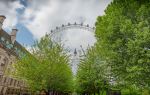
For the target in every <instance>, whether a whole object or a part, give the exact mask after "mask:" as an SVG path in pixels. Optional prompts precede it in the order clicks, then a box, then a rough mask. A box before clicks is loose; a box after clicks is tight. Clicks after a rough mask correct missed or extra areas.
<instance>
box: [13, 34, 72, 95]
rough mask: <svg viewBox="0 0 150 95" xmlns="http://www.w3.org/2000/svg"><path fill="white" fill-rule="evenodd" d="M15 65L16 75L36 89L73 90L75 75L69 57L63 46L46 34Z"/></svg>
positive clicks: (65, 91)
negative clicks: (29, 52)
mask: <svg viewBox="0 0 150 95" xmlns="http://www.w3.org/2000/svg"><path fill="white" fill-rule="evenodd" d="M31 52H32V55H31V54H27V55H26V56H25V57H23V58H22V59H21V60H18V62H17V64H16V65H15V69H16V76H17V77H19V78H22V79H23V80H25V81H27V84H28V85H29V87H30V88H31V89H32V90H34V91H37V90H41V89H46V90H51V91H58V92H63V93H69V92H72V91H73V75H72V71H71V67H70V65H69V58H68V56H67V54H66V52H64V50H63V47H62V46H61V45H59V44H57V43H54V42H52V41H51V38H50V37H49V36H48V35H46V36H45V37H43V38H41V40H40V41H37V42H36V43H35V45H34V46H33V48H32V50H31Z"/></svg>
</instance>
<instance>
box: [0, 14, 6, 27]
mask: <svg viewBox="0 0 150 95" xmlns="http://www.w3.org/2000/svg"><path fill="white" fill-rule="evenodd" d="M5 19H6V17H5V16H3V15H0V29H2V26H3V22H4V20H5Z"/></svg>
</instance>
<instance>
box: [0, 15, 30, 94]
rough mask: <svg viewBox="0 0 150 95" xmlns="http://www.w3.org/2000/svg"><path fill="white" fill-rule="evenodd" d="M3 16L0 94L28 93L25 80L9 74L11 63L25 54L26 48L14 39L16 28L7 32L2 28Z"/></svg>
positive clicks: (0, 27) (11, 67) (0, 19)
mask: <svg viewBox="0 0 150 95" xmlns="http://www.w3.org/2000/svg"><path fill="white" fill-rule="evenodd" d="M5 19H6V17H5V16H2V15H0V95H21V94H23V93H28V90H27V85H26V84H25V81H23V80H18V79H16V78H14V77H13V76H11V74H10V73H12V72H14V71H15V70H14V68H13V66H12V65H13V64H14V63H15V61H16V60H17V59H19V58H21V57H22V56H24V55H25V52H27V51H26V49H25V48H24V47H23V46H21V45H20V44H19V43H18V42H17V41H16V34H17V29H12V32H11V33H10V34H8V33H7V32H6V31H4V30H3V29H2V25H3V22H4V20H5Z"/></svg>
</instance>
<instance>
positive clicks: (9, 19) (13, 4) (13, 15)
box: [0, 0, 23, 30]
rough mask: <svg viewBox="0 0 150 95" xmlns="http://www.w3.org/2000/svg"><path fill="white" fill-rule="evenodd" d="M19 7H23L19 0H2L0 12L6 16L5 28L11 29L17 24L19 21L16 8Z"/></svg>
mask: <svg viewBox="0 0 150 95" xmlns="http://www.w3.org/2000/svg"><path fill="white" fill-rule="evenodd" d="M18 8H23V5H21V4H20V3H19V1H8V0H6V1H5V0H4V1H3V0H2V1H0V14H1V15H5V16H6V20H5V22H4V25H3V28H5V29H8V30H11V28H13V27H15V26H16V24H17V22H18V20H17V12H16V9H18Z"/></svg>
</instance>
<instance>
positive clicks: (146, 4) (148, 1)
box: [96, 0, 150, 88]
mask: <svg viewBox="0 0 150 95" xmlns="http://www.w3.org/2000/svg"><path fill="white" fill-rule="evenodd" d="M105 13H106V14H105V15H104V16H99V17H98V18H97V22H96V38H97V44H96V46H97V48H98V51H99V54H100V55H101V56H102V57H103V59H104V60H105V61H106V62H107V63H108V64H109V65H110V66H111V71H112V74H113V76H114V78H115V81H114V82H116V85H126V86H127V85H133V84H134V85H136V86H137V87H139V88H148V87H150V18H149V15H150V0H130V1H129V0H114V1H113V2H112V3H111V4H110V5H109V6H108V7H107V9H106V10H105ZM122 87H123V86H122Z"/></svg>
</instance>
